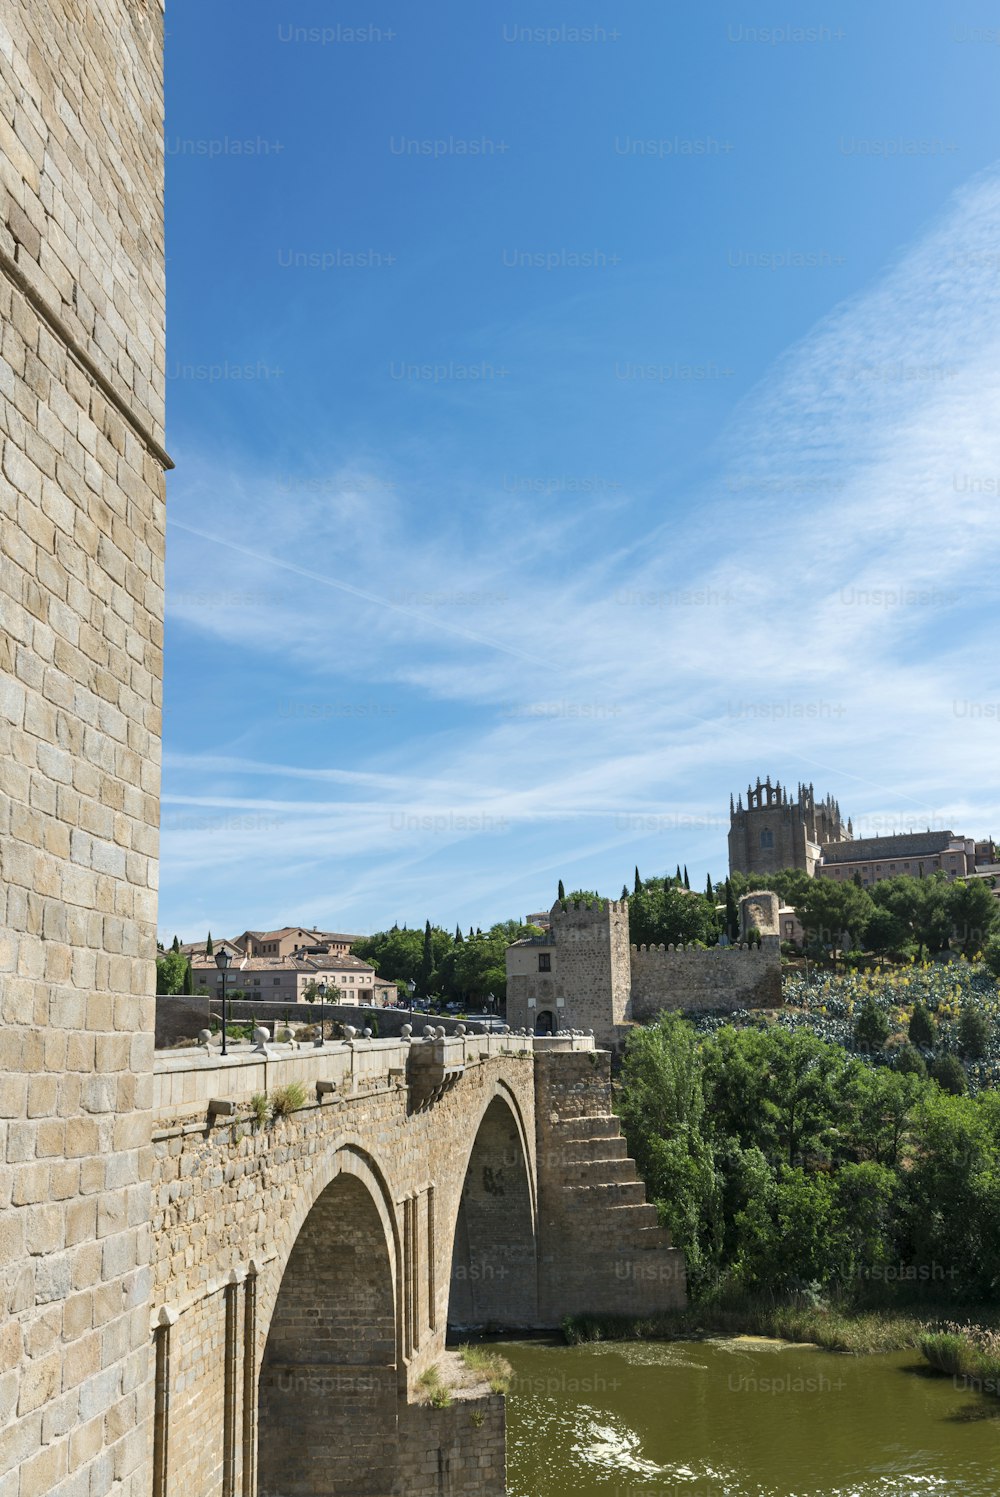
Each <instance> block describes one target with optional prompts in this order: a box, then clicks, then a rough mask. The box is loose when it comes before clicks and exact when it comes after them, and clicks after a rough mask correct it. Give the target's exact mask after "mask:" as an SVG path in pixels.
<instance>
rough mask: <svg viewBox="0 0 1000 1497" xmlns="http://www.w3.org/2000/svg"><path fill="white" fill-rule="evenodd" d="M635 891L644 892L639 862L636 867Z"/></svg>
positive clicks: (637, 892)
mask: <svg viewBox="0 0 1000 1497" xmlns="http://www.w3.org/2000/svg"><path fill="white" fill-rule="evenodd" d="M634 892H635V893H636V894H641V893H642V879H641V878H640V877H639V865H638V863H637V864H636V868H635V890H634Z"/></svg>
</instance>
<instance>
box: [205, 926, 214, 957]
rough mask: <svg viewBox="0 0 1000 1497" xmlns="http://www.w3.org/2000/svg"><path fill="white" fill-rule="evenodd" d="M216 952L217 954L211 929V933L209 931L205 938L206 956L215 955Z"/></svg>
mask: <svg viewBox="0 0 1000 1497" xmlns="http://www.w3.org/2000/svg"><path fill="white" fill-rule="evenodd" d="M214 954H215V947H214V946H213V945H212V932H211V931H209V933H208V935H207V937H206V939H205V955H206V956H213V955H214Z"/></svg>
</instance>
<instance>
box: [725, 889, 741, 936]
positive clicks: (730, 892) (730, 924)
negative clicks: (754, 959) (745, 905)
mask: <svg viewBox="0 0 1000 1497" xmlns="http://www.w3.org/2000/svg"><path fill="white" fill-rule="evenodd" d="M726 935H727V936H728V937H729V939H730V941H738V940H739V938H740V910H739V905H738V904H737V903H736V893H735V891H734V889H733V881H732V878H727V879H726Z"/></svg>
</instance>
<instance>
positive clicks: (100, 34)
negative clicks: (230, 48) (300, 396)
mask: <svg viewBox="0 0 1000 1497" xmlns="http://www.w3.org/2000/svg"><path fill="white" fill-rule="evenodd" d="M162 35H163V15H162V3H161V0H7V3H6V4H5V5H4V6H3V8H2V15H0V75H2V86H0V96H2V98H3V100H4V108H3V111H2V115H3V118H2V120H0V144H2V149H0V325H2V328H3V335H4V336H3V357H2V358H0V515H2V519H0V625H2V628H0V1006H2V1014H0V1021H2V1022H0V1491H2V1492H3V1493H5V1494H6V1493H7V1492H15V1491H17V1492H19V1494H20V1497H36V1494H37V1497H41V1494H51V1497H63V1494H65V1497H70V1494H76V1493H87V1494H88V1497H104V1494H106V1493H111V1492H114V1493H115V1494H122V1497H147V1494H148V1492H149V1490H150V1469H151V1462H150V1450H149V1438H148V1436H149V1418H148V1416H149V1412H150V1399H149V1386H150V1382H149V1376H148V1359H149V1345H150V1326H149V1308H148V1306H149V1300H150V1270H149V1266H148V1265H149V1256H150V1243H149V1238H150V1187H149V1178H150V1169H151V1152H152V1151H151V1146H150V1112H149V1108H150V1105H151V1093H152V1066H153V998H152V996H151V995H152V993H153V991H154V969H153V958H154V953H155V921H156V885H157V855H158V824H159V760H160V690H161V679H162V663H161V640H162V620H163V553H164V478H163V473H164V469H165V468H166V467H168V466H169V465H170V463H169V458H168V457H167V455H166V453H165V452H164V450H163V439H164V370H165V363H164V286H163V216H162V203H163V142H162V135H163V109H162V45H163V44H162ZM11 1482H13V1485H11Z"/></svg>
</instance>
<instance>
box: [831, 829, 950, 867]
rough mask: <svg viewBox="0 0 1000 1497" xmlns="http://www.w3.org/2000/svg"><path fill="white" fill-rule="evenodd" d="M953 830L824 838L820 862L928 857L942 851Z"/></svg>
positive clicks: (859, 861) (857, 861)
mask: <svg viewBox="0 0 1000 1497" xmlns="http://www.w3.org/2000/svg"><path fill="white" fill-rule="evenodd" d="M954 835H955V834H954V832H899V833H897V834H895V835H894V836H891V837H855V838H854V841H853V842H824V844H823V862H824V863H863V862H866V861H867V860H869V859H871V858H875V859H876V860H881V859H888V858H914V857H920V856H921V854H923V855H925V856H927V857H930V856H932V855H934V854H936V853H939V852H944V851H945V849H946V848H947V846H948V844H949V843H950V842H951V841H952V840H953V838H954Z"/></svg>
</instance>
